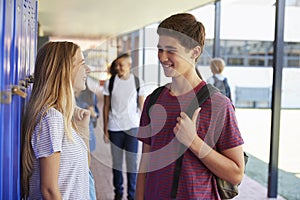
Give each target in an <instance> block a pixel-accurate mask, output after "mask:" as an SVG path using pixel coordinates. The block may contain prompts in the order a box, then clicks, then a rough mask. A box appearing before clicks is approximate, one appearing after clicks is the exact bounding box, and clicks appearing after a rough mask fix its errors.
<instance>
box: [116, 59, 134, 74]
mask: <svg viewBox="0 0 300 200" xmlns="http://www.w3.org/2000/svg"><path fill="white" fill-rule="evenodd" d="M130 68H131V59H130V58H120V59H118V66H117V71H118V75H119V77H122V76H124V75H126V74H128V73H130Z"/></svg>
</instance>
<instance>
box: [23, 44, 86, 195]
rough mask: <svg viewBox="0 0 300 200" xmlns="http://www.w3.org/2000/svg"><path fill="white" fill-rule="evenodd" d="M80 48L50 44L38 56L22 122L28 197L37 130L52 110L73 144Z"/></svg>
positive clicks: (71, 45) (44, 46) (25, 189)
mask: <svg viewBox="0 0 300 200" xmlns="http://www.w3.org/2000/svg"><path fill="white" fill-rule="evenodd" d="M78 49H80V47H79V46H78V45H76V44H74V43H72V42H48V43H46V44H45V45H43V46H42V47H41V48H40V49H39V51H38V53H37V56H36V62H35V69H34V83H33V88H32V92H31V96H30V99H29V101H28V104H27V106H26V109H25V112H24V115H23V118H22V130H21V131H22V158H21V159H22V169H21V181H22V193H23V196H28V193H29V179H30V177H31V175H32V171H33V160H34V153H33V149H32V146H31V138H32V134H33V131H34V128H35V127H36V126H37V125H38V123H39V122H40V121H41V119H42V117H43V116H44V115H45V114H46V113H47V111H48V110H49V109H50V108H55V109H56V110H58V111H59V112H61V113H62V115H63V118H64V130H65V134H66V135H67V138H68V139H70V140H72V139H73V138H72V136H71V129H72V127H73V128H75V129H76V127H75V124H74V122H73V119H72V117H73V112H74V107H75V98H74V93H73V88H72V77H71V74H72V73H71V72H72V69H73V67H74V66H73V61H74V60H73V59H74V56H75V54H76V51H77V50H78Z"/></svg>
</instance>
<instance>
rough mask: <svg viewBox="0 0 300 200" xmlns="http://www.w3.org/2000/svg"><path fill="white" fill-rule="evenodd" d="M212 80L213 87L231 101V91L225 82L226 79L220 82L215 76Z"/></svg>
mask: <svg viewBox="0 0 300 200" xmlns="http://www.w3.org/2000/svg"><path fill="white" fill-rule="evenodd" d="M213 79H214V86H215V87H216V88H218V89H219V90H220V92H221V93H222V94H224V95H225V96H226V97H228V98H229V99H230V100H231V90H230V86H229V84H228V82H227V78H224V80H223V81H221V80H220V79H218V78H217V77H216V76H213Z"/></svg>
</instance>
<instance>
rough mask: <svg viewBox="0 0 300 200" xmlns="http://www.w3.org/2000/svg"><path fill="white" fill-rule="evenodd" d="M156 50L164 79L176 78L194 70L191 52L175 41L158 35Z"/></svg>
mask: <svg viewBox="0 0 300 200" xmlns="http://www.w3.org/2000/svg"><path fill="white" fill-rule="evenodd" d="M157 48H158V59H159V61H160V63H161V64H162V67H163V69H164V73H165V76H166V77H177V76H180V75H185V74H186V73H187V72H188V71H189V70H194V68H195V67H194V64H195V59H194V57H193V50H189V49H186V48H185V47H183V46H182V45H181V44H180V43H179V41H178V40H177V39H175V38H173V37H170V36H166V35H160V36H159V41H158V45H157Z"/></svg>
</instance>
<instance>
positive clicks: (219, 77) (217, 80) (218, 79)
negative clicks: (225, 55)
mask: <svg viewBox="0 0 300 200" xmlns="http://www.w3.org/2000/svg"><path fill="white" fill-rule="evenodd" d="M224 68H225V62H224V60H223V59H222V58H213V59H211V61H210V70H211V72H212V74H213V75H212V76H211V77H209V78H208V79H207V83H210V84H212V85H214V86H215V87H216V88H218V89H219V90H220V92H221V93H222V94H224V95H225V96H227V97H228V98H229V99H230V100H231V89H230V86H229V84H228V81H227V78H226V77H225V76H224V75H223V74H222V72H223V71H224Z"/></svg>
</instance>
